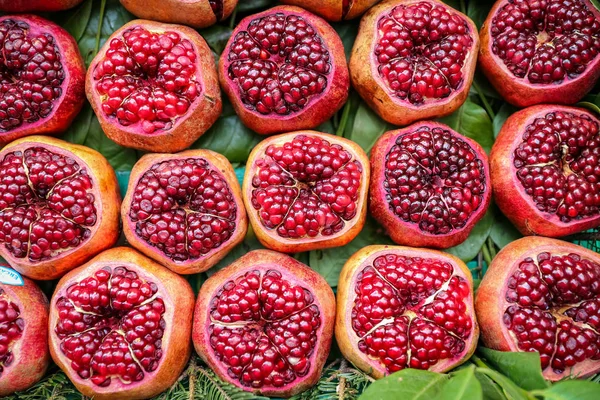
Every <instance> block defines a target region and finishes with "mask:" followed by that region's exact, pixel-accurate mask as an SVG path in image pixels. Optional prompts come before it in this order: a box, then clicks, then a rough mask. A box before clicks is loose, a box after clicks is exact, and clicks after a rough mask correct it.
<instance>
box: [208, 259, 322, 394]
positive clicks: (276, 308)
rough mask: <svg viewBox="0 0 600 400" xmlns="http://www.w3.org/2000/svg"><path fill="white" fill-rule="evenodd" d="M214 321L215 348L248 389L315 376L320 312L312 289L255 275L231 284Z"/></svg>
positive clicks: (217, 302)
mask: <svg viewBox="0 0 600 400" xmlns="http://www.w3.org/2000/svg"><path fill="white" fill-rule="evenodd" d="M210 316H211V321H212V323H211V325H210V328H209V331H210V345H211V347H212V348H213V349H214V351H215V354H217V356H218V357H219V359H220V361H222V362H223V363H224V364H225V365H226V366H227V369H228V370H227V372H228V374H229V376H231V377H232V378H233V379H236V380H239V381H240V383H241V384H242V385H244V386H247V387H252V388H262V387H265V386H271V387H282V386H283V385H286V384H288V383H290V382H292V381H293V380H294V379H296V377H301V376H305V375H306V374H307V373H308V372H309V371H310V367H311V363H312V358H313V356H314V354H313V352H314V348H315V346H316V343H317V332H318V330H319V328H320V326H321V316H320V311H319V308H318V306H317V305H316V304H314V297H313V294H312V293H311V292H310V291H309V290H308V289H307V288H305V287H302V286H298V285H295V284H294V283H293V282H291V281H289V280H287V279H286V278H284V277H283V276H282V274H281V273H280V272H278V271H275V270H267V271H264V272H262V271H259V270H252V271H248V272H246V273H245V274H244V275H241V276H239V277H237V278H235V279H234V280H231V281H228V282H226V283H225V284H224V285H223V286H222V287H221V289H220V290H219V293H218V294H217V295H216V296H215V297H214V298H213V299H212V300H211V303H210ZM231 324H234V325H231Z"/></svg>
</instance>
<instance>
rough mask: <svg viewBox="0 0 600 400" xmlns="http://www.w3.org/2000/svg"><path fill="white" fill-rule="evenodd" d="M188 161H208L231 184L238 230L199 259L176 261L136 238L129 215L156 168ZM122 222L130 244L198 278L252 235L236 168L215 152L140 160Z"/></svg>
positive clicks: (205, 151)
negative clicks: (139, 187) (142, 181)
mask: <svg viewBox="0 0 600 400" xmlns="http://www.w3.org/2000/svg"><path fill="white" fill-rule="evenodd" d="M187 158H201V159H204V160H206V161H207V162H208V163H209V164H210V167H211V168H212V169H213V170H215V171H218V173H219V174H220V175H221V176H222V177H223V178H224V179H225V181H226V182H227V184H228V188H229V190H230V191H231V193H232V195H233V199H234V204H232V205H233V206H235V207H236V210H237V212H236V218H235V221H234V222H235V230H234V232H233V234H232V235H231V237H230V238H229V239H228V240H227V241H226V242H225V243H223V244H221V246H219V247H217V248H215V249H212V250H211V251H210V252H209V253H207V254H206V255H203V256H201V257H199V258H197V259H189V260H186V261H176V260H173V259H172V258H170V257H168V256H167V255H166V254H165V253H163V252H162V251H161V250H159V249H158V248H156V247H154V246H152V245H150V244H149V243H148V242H146V241H145V240H144V239H142V238H141V237H139V236H138V235H137V234H136V229H135V222H133V221H132V220H131V217H130V216H129V212H130V210H131V201H132V197H133V193H134V191H135V188H136V186H137V185H138V182H139V180H140V179H141V178H142V176H143V175H144V174H145V173H146V172H147V171H148V170H149V169H150V168H152V166H153V165H155V164H159V163H161V162H164V161H169V160H185V159H187ZM121 218H122V220H123V233H124V234H125V237H126V238H127V241H128V242H129V244H131V245H132V246H133V247H135V248H136V249H137V250H139V251H141V252H142V253H143V254H145V255H146V256H148V257H150V258H152V259H154V260H155V261H157V262H159V263H160V264H162V265H164V266H166V267H167V268H169V269H171V270H172V271H174V272H176V273H178V274H196V273H199V272H204V271H206V270H207V269H209V268H210V267H212V266H213V265H215V264H216V263H218V262H219V261H221V259H223V257H225V256H226V255H227V253H229V251H230V250H231V249H233V248H234V247H235V246H237V245H238V244H240V243H241V242H242V241H243V240H244V237H245V236H246V232H247V231H248V217H247V215H246V209H245V208H244V203H243V201H242V190H241V188H240V184H239V182H238V179H237V177H236V175H235V171H234V169H233V166H232V165H231V163H230V162H229V160H227V158H225V157H224V156H222V155H221V154H219V153H216V152H214V151H211V150H186V151H182V152H180V153H177V154H146V155H144V156H143V157H142V158H140V160H139V161H138V162H137V163H136V164H135V165H134V166H133V169H132V170H131V175H130V178H129V185H128V187H127V194H126V195H125V199H124V200H123V204H122V206H121Z"/></svg>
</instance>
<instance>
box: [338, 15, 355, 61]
mask: <svg viewBox="0 0 600 400" xmlns="http://www.w3.org/2000/svg"><path fill="white" fill-rule="evenodd" d="M332 26H333V28H334V29H335V30H336V32H337V33H338V35H340V39H342V44H343V45H344V51H345V53H346V58H347V59H348V60H350V54H351V53H352V47H353V46H354V41H355V39H356V35H357V33H358V24H357V23H353V22H338V23H335V24H332Z"/></svg>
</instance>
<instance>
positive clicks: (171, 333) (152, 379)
mask: <svg viewBox="0 0 600 400" xmlns="http://www.w3.org/2000/svg"><path fill="white" fill-rule="evenodd" d="M107 267H108V268H112V271H113V273H114V271H115V270H116V268H119V267H125V268H126V269H127V270H128V271H133V272H135V274H136V279H141V280H143V281H145V282H146V283H151V284H153V285H155V287H156V293H155V294H154V296H152V297H151V298H150V299H159V300H162V302H163V303H164V313H163V314H162V318H163V319H164V324H162V325H159V326H153V328H150V327H151V326H152V325H150V324H148V325H147V326H148V327H149V328H148V329H154V330H157V329H160V330H162V336H161V338H160V340H159V342H160V345H159V346H160V348H161V350H162V355H161V357H160V358H159V361H158V366H157V367H156V368H155V369H154V370H152V371H150V372H148V371H147V370H145V371H144V372H145V374H144V376H143V378H142V380H140V381H136V382H130V383H125V382H122V381H121V380H119V378H118V377H117V376H114V377H113V379H112V380H110V377H109V384H108V385H104V386H102V385H100V384H95V383H93V382H92V380H93V378H92V379H84V378H82V377H81V376H79V375H78V373H77V371H75V370H74V369H73V366H72V364H71V360H70V359H69V358H68V357H67V356H66V355H65V353H64V352H63V343H65V342H64V341H63V338H61V337H59V336H58V335H57V328H58V326H59V325H58V324H59V322H61V319H62V318H67V317H69V318H75V317H74V316H72V314H73V311H71V312H69V314H68V315H67V314H66V313H64V312H63V311H60V312H59V302H60V301H61V300H63V299H64V298H65V296H67V293H69V292H68V289H69V287H70V286H71V285H76V284H80V285H81V282H82V280H84V279H86V278H89V277H91V276H93V275H94V274H95V273H97V272H98V271H102V270H103V268H107ZM113 276H114V275H113ZM125 287H127V286H125ZM133 287H137V286H133ZM95 289H99V287H96V288H95ZM80 290H83V288H81V289H80ZM92 290H93V289H92ZM126 292H127V293H128V294H127V296H129V295H131V294H133V292H134V291H133V288H131V289H128V290H127V291H126ZM111 296H113V295H112V294H111ZM98 298H100V296H98ZM117 300H119V301H123V300H122V298H121V297H119V298H118V299H117V298H116V297H115V298H112V299H111V310H113V311H116V310H117V309H116V308H115V307H116V306H115V305H114V304H115V302H116V301H117ZM149 301H150V300H147V302H149ZM142 304H145V303H142ZM139 307H143V306H138V308H139ZM134 310H135V308H134ZM193 310H194V292H193V291H192V288H191V286H190V285H189V283H188V282H187V281H186V280H185V279H183V278H182V277H181V276H179V275H177V274H175V273H173V272H171V271H170V270H169V269H167V268H165V267H163V266H161V265H159V264H157V263H156V262H154V261H152V260H150V259H149V258H147V257H145V256H143V255H141V254H140V253H138V252H137V251H135V250H133V249H131V248H126V247H116V248H113V249H110V250H107V251H105V252H103V253H101V254H99V255H98V256H96V257H95V258H94V259H92V260H91V261H89V262H88V263H86V264H84V265H82V266H81V267H79V268H77V269H75V270H73V271H71V272H69V273H68V274H67V275H65V276H64V277H63V278H62V279H61V280H60V281H59V282H58V285H57V287H56V290H55V292H54V295H53V297H52V300H51V302H50V325H49V326H50V353H51V355H52V358H53V360H54V362H55V363H56V364H57V365H58V366H59V367H60V368H61V369H62V370H63V371H64V372H65V374H66V375H67V377H68V378H69V379H70V380H71V382H72V383H73V384H74V385H75V387H76V388H77V390H79V391H80V392H81V393H82V394H83V395H85V396H88V397H92V398H94V399H99V400H109V399H118V400H130V399H131V400H133V399H147V398H151V397H153V396H156V395H158V394H160V393H162V392H164V391H165V390H167V389H168V388H169V387H170V386H171V385H173V384H174V383H175V382H176V381H177V379H178V378H179V376H180V375H181V373H182V372H183V370H184V368H185V366H186V365H187V362H188V360H189V357H190V355H191V349H192V344H191V340H190V338H191V327H192V314H193ZM129 312H131V311H129ZM92 315H94V314H92ZM125 315H127V314H125ZM149 315H150V313H149V312H148V313H147V314H146V316H149ZM115 316H116V317H117V318H120V317H119V314H118V313H117V312H115ZM123 318H124V317H123ZM84 323H85V320H84ZM120 323H121V324H124V323H125V322H123V320H121V321H120ZM133 323H136V322H135V320H134V322H133ZM137 323H138V324H139V322H137ZM63 326H64V325H63ZM109 329H115V328H114V327H112V326H111V327H110V328H109ZM128 329H129V331H128V334H130V333H131V329H133V331H134V332H137V329H140V330H141V331H142V332H143V331H144V329H145V328H144V325H138V326H137V327H135V328H128ZM114 332H116V331H115V330H113V331H112V333H114ZM67 338H68V337H67ZM105 339H106V338H105ZM65 340H66V339H65ZM135 343H136V342H135V341H133V342H130V343H129V346H128V347H129V351H131V347H132V346H134V345H135ZM65 348H68V347H65ZM86 349H87V348H86ZM87 350H88V351H89V349H87ZM81 351H82V352H84V351H86V350H84V349H82V350H81ZM96 351H98V349H96ZM117 351H118V350H115V353H113V357H116V353H117ZM96 354H97V353H96ZM94 360H96V359H95V358H94ZM102 360H104V359H102ZM102 360H98V362H101V361H102ZM104 362H107V363H108V362H110V361H104Z"/></svg>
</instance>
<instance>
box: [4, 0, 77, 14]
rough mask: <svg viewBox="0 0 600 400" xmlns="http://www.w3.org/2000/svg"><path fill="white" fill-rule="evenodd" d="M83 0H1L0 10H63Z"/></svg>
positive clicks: (14, 11)
mask: <svg viewBox="0 0 600 400" xmlns="http://www.w3.org/2000/svg"><path fill="white" fill-rule="evenodd" d="M82 1H83V0H0V11H4V12H10V13H20V12H42V11H62V10H67V9H69V8H73V7H75V6H76V5H78V4H79V3H81V2H82Z"/></svg>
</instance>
